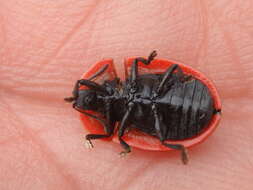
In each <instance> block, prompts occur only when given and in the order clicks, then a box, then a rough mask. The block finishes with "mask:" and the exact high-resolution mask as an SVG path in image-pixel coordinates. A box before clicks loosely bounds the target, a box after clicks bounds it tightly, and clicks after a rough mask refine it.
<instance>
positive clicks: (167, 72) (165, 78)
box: [156, 64, 178, 95]
mask: <svg viewBox="0 0 253 190" xmlns="http://www.w3.org/2000/svg"><path fill="white" fill-rule="evenodd" d="M177 68H178V65H177V64H173V65H171V66H170V67H169V68H168V69H167V71H166V72H165V73H164V75H163V79H162V81H161V82H160V84H159V86H158V88H157V91H156V93H157V94H158V95H159V94H160V93H161V91H162V89H163V86H164V84H165V83H166V82H167V80H168V79H169V78H170V77H171V76H172V73H173V72H174V71H175V70H176V69H177Z"/></svg>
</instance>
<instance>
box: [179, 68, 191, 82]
mask: <svg viewBox="0 0 253 190" xmlns="http://www.w3.org/2000/svg"><path fill="white" fill-rule="evenodd" d="M177 71H178V72H177V73H178V77H179V80H180V81H182V82H185V81H188V80H191V78H192V75H185V74H184V72H183V70H182V69H181V67H179V66H178V67H177Z"/></svg>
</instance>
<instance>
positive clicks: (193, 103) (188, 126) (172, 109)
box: [159, 79, 214, 140]
mask: <svg viewBox="0 0 253 190" xmlns="http://www.w3.org/2000/svg"><path fill="white" fill-rule="evenodd" d="M162 99H165V100H166V104H167V105H166V104H160V106H159V109H160V111H161V112H162V113H163V114H162V115H163V118H162V120H163V122H164V124H165V125H166V126H167V127H166V129H167V131H166V139H171V140H180V139H186V138H190V137H194V136H196V135H198V134H199V133H201V131H203V129H204V128H205V127H206V126H207V125H208V123H209V122H210V120H211V118H212V115H213V112H214V108H213V100H212V97H211V95H210V92H209V90H208V88H207V87H206V86H205V85H204V84H203V83H202V82H201V81H199V80H197V79H193V80H191V81H187V82H184V83H178V84H176V86H173V87H172V88H171V89H170V90H169V91H168V92H167V93H165V95H164V96H163V98H162Z"/></svg>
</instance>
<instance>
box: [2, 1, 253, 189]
mask: <svg viewBox="0 0 253 190" xmlns="http://www.w3.org/2000/svg"><path fill="white" fill-rule="evenodd" d="M251 2H252V1H251V0H244V1H240V2H238V1H235V0H234V1H225V0H216V1H208V2H207V1H151V0H143V1H112V0H111V1H98V0H96V1H95V0H86V1H81V0H78V1H70V0H61V1H45V0H36V1H28V0H27V1H18V0H9V1H1V3H0V12H1V16H0V44H1V45H0V77H1V84H0V85H1V90H0V97H1V100H0V114H1V119H0V124H1V127H0V154H1V157H0V179H1V180H0V189H4V190H10V189H22V190H26V189H36V190H42V189H43V190H44V189H47V190H51V189H52V190H55V189H62V190H65V189H66V190H69V189H75V190H76V189H94V190H98V189H106V190H109V189H110V190H113V189H131V190H132V189H157V190H163V189H173V190H178V189H220V190H222V189H235V188H236V187H240V189H243V190H246V189H248V190H250V189H252V188H253V183H252V180H253V175H252V170H253V149H252V142H253V127H252V126H253V117H252V113H253V106H252V105H253V104H252V100H253V88H252V87H253V86H252V79H253V53H252V52H253V51H252V50H253V39H252V19H251V18H253V11H252V9H253V4H252V3H251ZM154 49H156V50H157V52H158V58H165V59H170V60H176V61H179V62H182V63H185V64H188V65H190V66H192V67H194V68H196V69H198V70H200V71H202V72H203V73H204V74H206V75H207V76H209V78H210V79H212V80H213V81H214V82H215V84H216V85H217V88H218V90H219V92H220V96H221V99H222V101H223V113H222V122H221V123H220V125H219V127H218V129H217V130H216V131H215V133H214V134H213V135H212V136H211V137H210V138H208V139H207V140H206V141H205V142H204V143H202V144H200V145H198V146H196V147H193V148H192V149H190V150H189V156H190V162H189V164H188V165H187V166H184V165H182V163H181V161H180V153H179V152H177V151H175V152H173V151H172V152H171V151H169V152H162V153H161V152H149V151H142V150H137V149H133V150H132V153H131V154H129V155H127V156H126V157H125V158H124V159H120V158H119V156H118V153H119V152H120V151H121V147H120V145H118V144H115V143H110V142H104V141H100V140H97V141H94V142H93V143H94V146H95V147H94V149H93V150H92V151H90V150H87V149H85V147H84V146H83V144H82V143H83V139H82V135H83V134H85V131H84V129H83V127H82V124H81V122H80V120H79V117H78V113H76V112H75V111H74V110H73V109H72V108H71V106H70V105H69V104H67V103H65V102H64V101H63V98H64V97H67V96H69V95H71V91H72V88H73V85H74V83H75V81H76V80H78V79H79V77H80V76H81V75H82V74H83V72H85V71H86V70H87V68H88V67H90V65H92V64H94V63H96V62H97V61H100V60H101V59H102V58H108V57H111V58H114V60H115V64H116V67H117V69H123V64H122V63H123V59H124V58H125V57H132V56H147V55H148V54H149V53H150V52H151V51H152V50H154Z"/></svg>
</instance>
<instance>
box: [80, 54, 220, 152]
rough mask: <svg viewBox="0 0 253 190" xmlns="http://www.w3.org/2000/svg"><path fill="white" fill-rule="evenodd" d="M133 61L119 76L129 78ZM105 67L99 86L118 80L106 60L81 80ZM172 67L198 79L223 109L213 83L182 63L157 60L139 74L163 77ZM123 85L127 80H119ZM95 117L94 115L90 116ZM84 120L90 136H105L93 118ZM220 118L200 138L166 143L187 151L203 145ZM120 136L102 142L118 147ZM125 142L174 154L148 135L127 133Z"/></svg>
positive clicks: (140, 69) (136, 132) (216, 106)
mask: <svg viewBox="0 0 253 190" xmlns="http://www.w3.org/2000/svg"><path fill="white" fill-rule="evenodd" d="M133 60H134V58H128V59H126V60H125V63H124V66H125V70H124V73H119V76H122V74H125V76H126V77H127V76H128V73H129V71H130V67H131V64H132V62H133ZM105 64H108V65H109V67H108V68H107V70H106V72H105V74H104V75H103V76H102V77H98V78H97V79H96V80H95V81H96V82H99V81H100V82H101V81H104V80H105V79H113V78H115V77H116V76H117V74H116V71H115V67H114V64H113V60H112V59H107V60H102V61H100V62H98V63H96V64H95V65H93V66H92V67H91V68H90V69H89V70H88V71H87V72H86V73H84V74H83V77H82V78H85V79H87V78H89V77H90V76H91V75H92V74H94V73H96V72H97V71H98V70H99V69H100V68H101V67H103V66H104V65H105ZM172 64H178V65H179V66H180V67H181V68H182V70H183V72H184V73H186V74H190V75H192V76H194V77H195V78H197V79H199V80H200V81H202V82H203V83H204V84H205V85H206V86H207V87H208V88H209V90H210V92H211V95H212V97H213V99H214V106H215V108H216V109H221V101H220V97H219V95H218V92H217V89H216V87H215V85H214V84H213V82H212V81H211V80H210V79H208V78H207V77H206V76H205V75H204V74H202V73H201V72H199V71H197V70H195V69H193V68H191V67H189V66H187V65H184V64H181V63H175V62H171V61H168V60H162V59H155V60H154V61H152V62H151V64H149V65H144V64H142V63H139V73H140V74H142V73H162V72H164V71H165V70H166V69H167V68H168V67H169V66H170V65H172ZM120 79H121V80H122V81H123V80H124V78H120ZM91 113H94V112H91ZM80 117H81V120H82V122H83V124H84V128H85V129H86V130H87V131H88V133H93V134H94V133H95V134H104V129H103V126H102V125H101V124H100V123H99V122H98V121H96V120H94V119H93V118H90V117H88V116H86V115H83V114H80ZM220 118H221V116H220V114H215V115H214V116H213V118H212V120H211V122H210V123H209V125H208V126H207V127H206V129H205V130H204V131H203V132H202V133H201V134H199V135H198V136H195V137H193V138H189V139H185V140H180V141H172V140H169V141H167V142H169V143H172V144H183V145H184V146H185V147H191V146H194V145H196V144H199V143H201V142H202V141H204V140H205V139H206V138H207V137H208V136H209V135H211V134H212V133H213V131H214V130H215V129H216V127H217V125H218V124H219V121H220ZM116 134H117V133H116V132H115V135H114V136H112V137H111V138H107V139H103V140H107V141H108V140H112V141H114V142H117V143H119V141H118V138H117V135H116ZM123 139H124V140H125V141H126V142H127V143H128V144H129V145H130V146H132V147H135V148H139V149H144V150H153V151H168V150H171V149H169V148H167V147H165V146H163V145H161V143H160V141H159V139H157V138H155V137H152V136H149V135H147V134H144V133H142V132H139V131H136V130H131V131H128V132H127V133H126V134H125V135H124V137H123Z"/></svg>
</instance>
